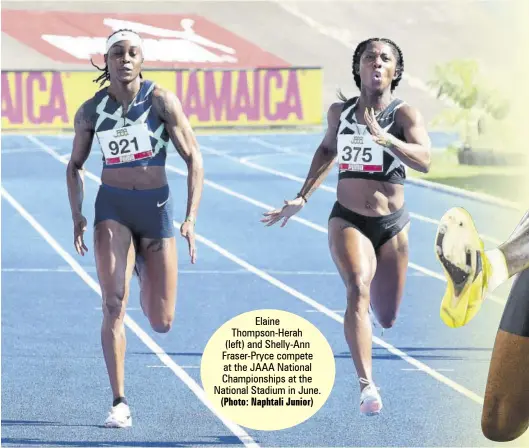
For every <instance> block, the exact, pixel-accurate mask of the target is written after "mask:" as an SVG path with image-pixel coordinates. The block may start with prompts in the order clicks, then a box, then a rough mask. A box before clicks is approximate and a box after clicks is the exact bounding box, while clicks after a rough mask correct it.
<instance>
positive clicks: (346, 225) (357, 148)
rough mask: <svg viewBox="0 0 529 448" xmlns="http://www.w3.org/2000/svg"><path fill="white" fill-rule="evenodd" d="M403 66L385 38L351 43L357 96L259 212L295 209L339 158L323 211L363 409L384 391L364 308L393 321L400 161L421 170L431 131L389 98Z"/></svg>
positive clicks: (401, 238) (400, 272) (376, 407)
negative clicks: (278, 203)
mask: <svg viewBox="0 0 529 448" xmlns="http://www.w3.org/2000/svg"><path fill="white" fill-rule="evenodd" d="M403 69H404V61H403V56H402V52H401V50H400V49H399V47H398V46H397V45H396V44H395V43H394V42H392V41H391V40H389V39H382V38H373V39H369V40H366V41H364V42H362V43H360V44H359V45H358V47H357V48H356V51H355V53H354V56H353V65H352V71H353V76H354V80H355V83H356V86H357V87H358V89H359V90H360V96H358V97H354V98H351V99H347V98H345V97H343V95H341V96H340V99H341V100H342V102H338V103H334V104H332V105H331V106H330V108H329V111H328V112H327V122H328V128H327V132H326V134H325V136H324V138H323V140H322V142H321V143H320V145H319V147H318V149H317V150H316V153H315V154H314V157H313V160H312V164H311V166H310V170H309V173H308V175H307V178H306V180H305V183H304V185H303V187H302V188H301V190H300V192H299V193H298V195H297V197H296V198H295V199H293V200H291V201H286V205H285V206H284V207H282V208H281V209H276V210H273V211H271V212H267V213H265V214H264V215H265V218H264V219H263V220H262V222H266V223H267V226H271V225H273V224H275V223H277V222H278V221H279V220H281V219H283V222H282V224H281V227H283V226H284V225H285V224H286V223H287V221H288V220H289V218H290V217H291V216H293V215H294V214H296V213H298V212H299V211H300V210H301V209H302V208H303V207H304V206H305V205H306V203H307V201H308V199H309V197H310V195H311V194H312V193H313V192H314V191H315V190H316V189H317V188H318V186H319V185H320V184H321V183H322V182H323V180H324V179H325V177H326V176H327V174H328V173H329V171H330V169H331V167H332V166H333V164H334V161H335V160H336V158H337V159H338V172H339V180H338V187H337V201H336V203H335V204H334V207H333V209H332V211H331V214H330V217H329V224H328V229H329V248H330V252H331V256H332V259H333V260H334V262H335V264H336V267H337V269H338V271H339V273H340V276H341V278H342V280H343V282H344V284H345V287H346V291H347V309H346V313H345V320H344V333H345V338H346V340H347V343H348V345H349V348H350V351H351V355H352V358H353V362H354V365H355V368H356V372H357V375H358V378H359V382H360V390H361V393H360V411H361V412H362V413H363V414H365V415H375V414H378V413H379V412H380V410H381V409H382V399H381V397H380V394H379V392H378V390H377V387H376V386H375V384H374V382H373V378H372V356H371V352H372V345H371V344H372V342H371V338H372V328H371V322H370V318H369V307H370V306H371V308H372V309H373V311H374V313H375V315H376V317H377V319H378V321H379V323H380V324H381V326H382V327H383V328H390V327H391V326H392V325H393V324H394V323H395V320H396V317H397V314H398V310H399V306H400V303H401V300H402V295H403V291H404V284H405V280H406V273H407V267H408V230H409V220H410V218H409V213H408V211H407V209H406V205H405V200H404V186H403V181H404V179H405V177H406V166H408V167H410V168H412V169H415V170H418V171H421V172H427V171H428V170H429V166H430V139H429V136H428V133H427V131H426V129H425V126H424V124H423V120H422V118H421V115H420V114H419V112H418V111H417V110H416V109H415V108H413V107H411V106H409V105H408V104H406V103H404V102H403V101H402V100H400V99H398V98H396V97H394V95H393V91H394V90H395V88H396V87H397V86H398V84H399V82H400V80H401V78H402V72H403Z"/></svg>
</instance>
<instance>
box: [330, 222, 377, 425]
mask: <svg viewBox="0 0 529 448" xmlns="http://www.w3.org/2000/svg"><path fill="white" fill-rule="evenodd" d="M329 247H330V251H331V255H332V258H333V260H334V263H335V264H336V267H337V269H338V272H339V273H340V276H341V277H342V280H343V282H344V284H345V287H346V291H347V308H346V312H345V318H344V333H345V339H346V340H347V344H348V345H349V349H350V351H351V356H352V358H353V362H354V365H355V368H356V372H357V374H358V377H359V381H360V390H361V396H360V410H361V412H363V413H364V414H366V415H374V414H378V413H379V412H380V410H381V409H382V400H381V398H380V395H379V394H378V391H377V389H376V387H375V385H374V383H373V377H372V339H371V338H372V331H373V329H372V327H371V320H370V319H369V301H370V295H369V285H370V283H371V280H372V279H373V276H374V275H375V271H376V256H375V251H374V249H373V245H372V243H371V241H370V240H369V239H368V238H367V237H366V236H364V235H363V234H362V233H361V232H360V231H359V230H358V229H356V228H355V227H354V226H352V225H351V224H350V223H348V222H347V221H346V220H344V219H342V218H337V217H334V218H332V219H331V220H330V221H329Z"/></svg>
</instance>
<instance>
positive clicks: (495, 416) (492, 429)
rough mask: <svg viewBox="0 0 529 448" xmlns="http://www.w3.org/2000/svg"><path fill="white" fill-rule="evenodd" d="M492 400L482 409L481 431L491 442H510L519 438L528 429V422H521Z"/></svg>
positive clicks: (504, 407)
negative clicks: (490, 403) (491, 402)
mask: <svg viewBox="0 0 529 448" xmlns="http://www.w3.org/2000/svg"><path fill="white" fill-rule="evenodd" d="M501 401H502V400H494V403H493V404H492V405H487V403H485V406H484V408H483V415H482V417H481V431H482V432H483V435H484V436H485V437H486V438H487V439H489V440H491V441H493V442H510V441H512V440H515V439H517V438H518V437H520V436H521V435H522V434H523V433H524V432H525V431H526V430H527V428H528V426H529V421H525V422H522V421H520V418H519V416H518V415H514V413H513V412H510V411H509V407H508V406H506V405H505V404H503V403H501Z"/></svg>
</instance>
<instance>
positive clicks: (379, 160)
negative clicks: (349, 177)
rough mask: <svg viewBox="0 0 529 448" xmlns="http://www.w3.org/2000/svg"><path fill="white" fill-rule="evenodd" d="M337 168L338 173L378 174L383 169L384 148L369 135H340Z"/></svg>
mask: <svg viewBox="0 0 529 448" xmlns="http://www.w3.org/2000/svg"><path fill="white" fill-rule="evenodd" d="M338 166H339V170H340V171H359V172H367V173H380V172H382V171H383V167H384V148H383V147H382V146H380V145H379V144H378V143H375V142H374V141H373V138H372V137H371V135H370V134H366V135H355V134H340V135H338Z"/></svg>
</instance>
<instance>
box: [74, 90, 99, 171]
mask: <svg viewBox="0 0 529 448" xmlns="http://www.w3.org/2000/svg"><path fill="white" fill-rule="evenodd" d="M95 128H96V102H95V100H94V98H90V99H89V100H87V101H85V102H84V103H83V104H81V106H80V107H79V109H77V112H76V113H75V117H74V132H75V135H74V138H73V146H72V154H71V156H70V162H69V164H73V165H75V166H76V167H77V168H78V169H81V168H82V167H83V164H84V163H85V162H86V159H87V158H88V156H89V155H90V150H91V149H92V141H93V139H94V133H95Z"/></svg>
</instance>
